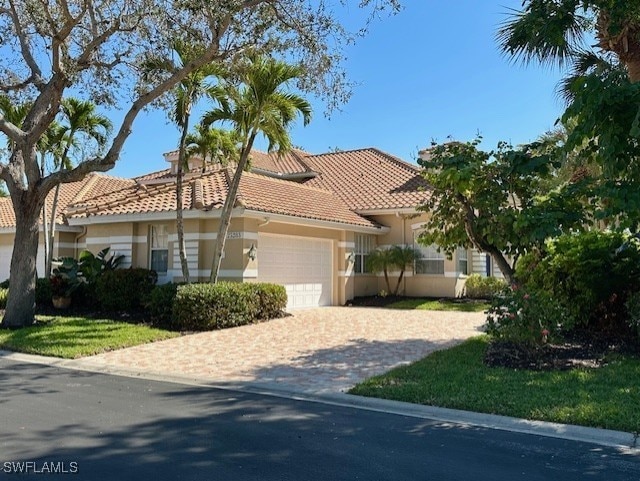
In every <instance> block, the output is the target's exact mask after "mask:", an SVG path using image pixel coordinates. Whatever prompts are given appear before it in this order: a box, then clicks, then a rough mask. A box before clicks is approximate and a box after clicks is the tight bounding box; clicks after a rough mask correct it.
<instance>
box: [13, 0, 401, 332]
mask: <svg viewBox="0 0 640 481" xmlns="http://www.w3.org/2000/svg"><path fill="white" fill-rule="evenodd" d="M76 6H77V5H67V2H35V3H34V2H24V1H16V2H12V4H11V8H9V7H7V8H4V7H3V8H0V50H2V52H3V55H4V56H3V63H2V68H0V92H3V95H5V96H6V97H7V98H8V100H9V101H10V102H11V103H12V104H13V105H17V104H18V103H24V104H25V105H28V107H27V112H26V114H25V115H24V117H23V121H21V122H16V123H14V122H12V121H11V119H9V118H7V117H6V116H5V115H4V114H0V137H1V138H0V141H6V143H7V144H12V145H14V146H15V148H14V149H12V150H11V152H9V153H8V154H7V155H6V156H3V159H2V160H3V161H2V162H0V179H1V180H3V181H4V182H5V183H6V185H7V189H8V191H9V194H10V196H11V202H12V205H13V210H14V212H15V214H16V224H17V228H16V234H15V247H16V249H15V251H16V253H18V255H14V256H13V260H12V269H11V272H12V277H13V279H12V284H13V285H14V289H13V291H12V292H11V295H10V296H9V300H8V305H7V309H6V312H5V315H4V318H3V321H2V323H3V325H5V326H12V327H17V326H21V325H28V324H31V323H32V322H33V319H34V317H33V316H34V305H35V302H34V298H35V278H36V273H35V264H36V263H35V257H36V253H37V245H38V224H39V221H40V207H41V206H42V205H43V203H44V201H45V199H46V196H47V195H48V193H49V192H50V191H51V190H53V189H54V188H55V187H56V186H57V185H59V184H62V183H70V182H76V181H79V180H81V179H83V178H84V177H85V176H86V175H87V174H89V173H90V172H96V171H102V172H104V171H107V170H109V169H111V168H113V167H114V166H115V163H116V161H117V160H118V158H119V157H120V154H121V152H122V148H123V146H124V144H125V141H126V140H127V138H128V137H129V135H130V134H131V132H132V128H131V127H132V125H133V122H134V120H135V119H136V117H137V116H138V114H139V113H140V112H142V111H143V110H145V109H146V108H148V107H151V106H158V105H160V104H162V103H163V102H164V101H166V96H165V94H166V93H167V92H169V91H170V90H171V89H172V88H173V87H174V86H175V85H177V84H178V83H179V82H181V81H182V80H183V79H184V78H185V77H186V76H187V75H189V74H190V73H191V72H192V71H194V70H196V69H198V68H200V67H201V66H203V65H206V64H209V63H212V62H219V63H222V64H226V65H227V66H230V67H233V66H234V64H235V63H237V62H238V61H239V60H242V59H243V58H244V57H245V56H246V54H247V52H258V53H264V54H266V55H270V56H273V57H278V58H287V59H288V60H289V61H291V62H292V63H295V64H297V65H299V68H300V69H301V75H300V82H299V84H298V85H297V87H298V88H299V89H300V90H301V91H313V92H315V93H318V94H319V95H320V96H321V97H323V98H324V99H325V100H327V103H328V105H329V107H335V106H337V105H338V104H339V103H341V102H342V101H343V100H345V99H346V98H348V96H349V93H350V87H351V85H350V83H349V82H348V81H347V80H345V76H344V75H343V74H344V72H343V68H342V62H343V59H344V55H343V49H344V48H346V46H347V45H348V44H350V43H351V42H352V41H353V40H355V38H356V37H357V36H358V35H359V34H360V33H361V31H358V30H357V31H356V32H350V31H349V30H348V29H347V28H345V27H344V26H343V25H342V24H341V23H340V22H339V21H338V18H340V15H339V12H338V10H339V9H340V8H344V9H347V8H348V6H347V5H346V3H340V4H339V5H338V6H336V5H327V4H325V2H316V3H313V4H311V3H309V2H300V1H298V0H256V1H250V2H235V1H233V2H201V3H199V4H198V6H197V8H194V5H193V4H192V3H191V2H168V3H166V2H165V3H158V2H152V1H149V0H123V1H120V2H115V1H113V0H87V1H85V2H83V3H82V5H81V6H80V7H78V8H75V7H76ZM359 6H360V7H363V8H365V9H367V10H368V11H369V13H370V14H371V16H370V17H369V19H371V18H372V17H374V16H377V13H379V12H380V11H383V10H387V11H391V12H396V11H398V10H399V8H400V5H399V2H398V0H364V1H362V2H359ZM356 28H357V27H356ZM176 32H180V35H181V40H183V41H185V42H186V43H190V44H197V45H202V51H201V52H200V54H199V55H198V57H197V58H195V59H193V61H191V62H188V63H186V64H185V65H183V66H182V67H180V68H177V69H176V70H172V71H169V72H156V73H155V74H154V75H148V72H146V71H145V69H144V68H143V67H144V65H145V62H146V61H147V60H148V59H149V58H150V57H154V58H157V57H159V56H160V57H163V58H164V59H166V60H167V61H168V60H170V59H171V58H172V56H173V55H174V51H173V49H172V45H173V40H174V39H175V37H176ZM43 52H48V54H46V55H45V54H43ZM69 92H74V93H78V94H79V95H81V98H80V99H79V100H81V101H87V100H91V101H92V102H94V103H95V104H96V106H98V108H100V109H101V111H103V112H105V114H106V115H109V114H110V113H111V112H112V111H114V110H115V109H116V108H117V109H118V110H122V114H118V117H119V118H120V119H121V122H120V124H119V125H117V126H115V128H114V135H113V137H112V138H111V140H110V142H109V143H107V145H105V148H104V150H103V151H102V152H101V153H100V154H99V155H95V156H91V155H82V156H81V158H80V159H79V162H78V163H77V164H76V165H75V166H73V167H72V168H69V169H62V170H59V169H58V170H56V171H53V172H50V173H47V172H43V171H42V170H41V169H40V167H41V165H40V164H39V160H41V159H40V158H39V155H40V149H39V146H40V145H42V140H43V138H44V136H45V135H46V134H47V132H49V131H50V130H51V127H52V125H53V124H54V123H55V121H56V117H58V115H59V114H60V112H61V111H62V108H63V98H65V97H68V95H69ZM7 157H8V158H7Z"/></svg>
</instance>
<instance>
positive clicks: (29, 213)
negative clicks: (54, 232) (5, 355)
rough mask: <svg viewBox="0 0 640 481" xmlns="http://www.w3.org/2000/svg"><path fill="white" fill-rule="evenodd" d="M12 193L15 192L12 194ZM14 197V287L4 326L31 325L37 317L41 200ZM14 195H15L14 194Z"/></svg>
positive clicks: (23, 194) (26, 195)
mask: <svg viewBox="0 0 640 481" xmlns="http://www.w3.org/2000/svg"><path fill="white" fill-rule="evenodd" d="M12 194H13V193H12ZM13 195H20V196H21V197H22V198H21V199H12V200H13V206H14V209H15V213H16V235H15V239H14V243H13V254H12V256H11V275H10V279H11V286H10V289H9V298H8V300H7V309H6V311H5V314H4V318H3V319H2V327H7V328H16V327H23V326H29V325H31V324H33V322H34V320H35V308H36V255H37V252H38V236H39V225H38V224H39V217H40V209H41V208H42V202H41V201H40V199H37V198H33V197H35V194H33V193H31V192H24V193H22V194H13ZM13 195H12V197H13Z"/></svg>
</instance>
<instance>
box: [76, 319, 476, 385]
mask: <svg viewBox="0 0 640 481" xmlns="http://www.w3.org/2000/svg"><path fill="white" fill-rule="evenodd" d="M484 320H485V315H484V314H483V313H460V312H435V311H401V310H390V309H378V308H358V307H323V308H317V309H305V310H299V311H295V312H294V314H293V315H290V316H288V317H285V318H282V319H275V320H272V321H269V322H264V323H261V324H254V325H250V326H242V327H237V328H233V329H225V330H221V331H212V332H203V333H199V334H191V335H186V336H182V337H179V338H174V339H170V340H167V341H161V342H156V343H153V344H146V345H142V346H136V347H131V348H127V349H122V350H119V351H113V352H108V353H104V354H99V355H97V356H91V357H88V358H85V359H83V360H82V362H83V364H85V365H88V366H96V365H97V366H100V367H105V366H107V367H110V368H115V369H126V370H134V371H140V372H146V373H152V374H161V375H178V376H186V377H189V378H193V379H198V380H202V381H207V382H212V383H216V384H219V385H229V386H240V385H244V386H247V385H254V386H266V385H268V386H269V387H270V388H275V389H282V390H290V391H297V392H307V393H327V392H334V393H335V392H340V391H345V390H347V389H349V388H350V387H352V386H353V385H355V384H356V383H358V382H360V381H362V380H364V379H366V378H368V377H371V376H373V375H375V374H380V373H383V372H385V371H388V370H389V369H391V368H392V367H395V366H397V365H400V364H402V363H408V362H411V361H415V360H417V359H420V358H422V357H424V356H425V355H427V354H428V353H430V352H432V351H434V350H436V349H441V348H444V347H448V346H451V345H453V344H455V343H458V342H461V341H463V340H464V339H467V338H468V337H470V336H474V335H477V334H478V333H479V332H480V330H481V329H480V328H481V326H482V324H483V323H484Z"/></svg>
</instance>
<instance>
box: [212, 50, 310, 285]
mask: <svg viewBox="0 0 640 481" xmlns="http://www.w3.org/2000/svg"><path fill="white" fill-rule="evenodd" d="M302 73H303V70H302V67H300V66H293V65H289V64H287V63H285V62H282V61H280V60H276V59H273V58H264V57H255V58H251V59H250V60H249V62H248V64H247V65H246V68H244V69H242V70H241V71H240V73H239V77H240V80H241V82H242V85H241V86H239V87H238V86H235V85H233V84H232V83H231V82H228V81H227V82H223V83H222V85H221V87H222V90H221V92H219V94H220V93H221V94H222V96H220V95H218V97H217V98H218V101H219V103H220V106H219V107H218V108H216V109H214V110H212V111H210V112H208V113H206V114H205V115H204V117H203V124H204V125H205V126H206V127H208V126H210V125H211V124H212V123H214V122H218V121H219V122H229V123H231V125H232V126H233V129H234V130H235V131H236V133H237V135H238V138H239V139H240V143H241V148H240V158H239V160H238V165H237V166H236V170H235V173H234V175H233V179H232V181H231V184H230V185H229V190H228V193H227V198H226V199H225V202H224V206H223V207H222V212H221V213H220V226H219V228H218V236H217V242H216V246H215V250H214V255H213V263H212V266H211V278H210V281H211V282H213V283H215V282H217V280H218V274H219V272H220V264H221V260H222V253H223V251H224V246H225V242H226V237H227V231H228V230H229V224H230V223H231V212H232V209H233V207H234V205H235V203H236V196H237V194H238V188H239V186H240V179H241V177H242V172H243V171H244V170H245V168H246V167H247V164H248V162H249V156H250V154H251V149H252V148H253V143H254V141H255V139H256V137H257V136H258V134H262V135H264V136H265V137H266V138H267V140H268V141H269V147H268V150H269V152H272V151H274V150H277V151H278V152H280V153H285V152H287V151H288V150H290V149H291V147H292V146H291V138H290V136H289V132H288V128H289V126H290V125H291V123H292V122H293V121H294V120H295V119H296V117H297V116H298V114H301V115H302V119H303V122H304V125H307V124H308V123H309V121H310V120H311V105H310V104H309V102H307V100H305V99H304V98H302V97H301V96H299V95H296V94H292V93H287V92H284V91H283V90H282V88H283V86H285V85H286V84H287V83H289V82H290V81H291V80H294V79H296V78H299V77H300V76H301V75H302Z"/></svg>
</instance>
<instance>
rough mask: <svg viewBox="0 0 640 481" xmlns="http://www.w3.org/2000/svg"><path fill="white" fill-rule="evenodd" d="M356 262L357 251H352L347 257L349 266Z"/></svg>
mask: <svg viewBox="0 0 640 481" xmlns="http://www.w3.org/2000/svg"><path fill="white" fill-rule="evenodd" d="M355 261H356V253H355V251H351V252H350V253H349V255H348V256H347V262H348V263H349V264H353V263H354V262H355Z"/></svg>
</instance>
